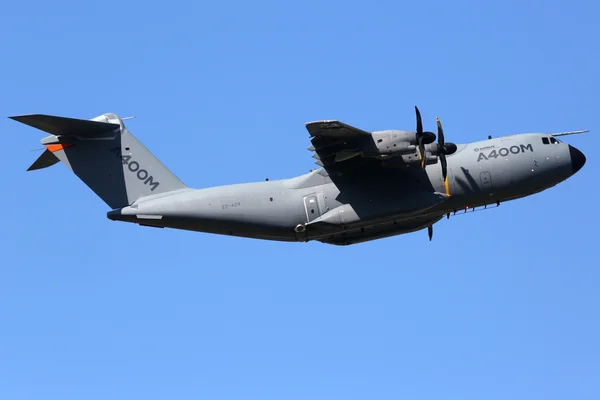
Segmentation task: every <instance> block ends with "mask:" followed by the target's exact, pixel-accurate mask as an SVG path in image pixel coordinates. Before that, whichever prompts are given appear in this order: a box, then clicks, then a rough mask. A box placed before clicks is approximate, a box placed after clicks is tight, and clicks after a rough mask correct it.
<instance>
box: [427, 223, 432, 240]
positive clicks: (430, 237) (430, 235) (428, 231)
mask: <svg viewBox="0 0 600 400" xmlns="http://www.w3.org/2000/svg"><path fill="white" fill-rule="evenodd" d="M427 234H428V235H429V241H430V242H431V239H432V238H433V225H429V226H428V227H427Z"/></svg>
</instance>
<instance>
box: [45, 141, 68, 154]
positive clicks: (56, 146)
mask: <svg viewBox="0 0 600 400" xmlns="http://www.w3.org/2000/svg"><path fill="white" fill-rule="evenodd" d="M71 146H73V144H72V143H71V144H69V143H66V144H60V143H59V144H47V145H46V148H47V149H48V150H50V151H51V152H52V153H54V152H56V151H60V150H64V149H66V148H67V147H71Z"/></svg>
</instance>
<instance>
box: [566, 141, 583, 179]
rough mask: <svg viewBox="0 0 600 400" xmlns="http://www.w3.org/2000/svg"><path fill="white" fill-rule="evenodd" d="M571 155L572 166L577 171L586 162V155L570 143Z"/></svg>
mask: <svg viewBox="0 0 600 400" xmlns="http://www.w3.org/2000/svg"><path fill="white" fill-rule="evenodd" d="M569 155H570V156H571V166H572V167H573V173H576V172H577V171H579V170H580V169H581V167H583V165H584V164H585V156H584V155H583V153H582V152H581V151H579V150H577V149H576V148H575V147H573V146H571V145H569Z"/></svg>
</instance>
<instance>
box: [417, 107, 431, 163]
mask: <svg viewBox="0 0 600 400" xmlns="http://www.w3.org/2000/svg"><path fill="white" fill-rule="evenodd" d="M415 113H416V114H417V133H416V135H415V136H416V138H417V143H418V145H419V155H420V156H421V168H425V165H426V164H427V163H426V161H427V160H426V157H425V144H429V143H433V141H434V140H435V134H434V133H433V132H423V121H422V119H421V113H420V112H419V108H418V107H417V106H415Z"/></svg>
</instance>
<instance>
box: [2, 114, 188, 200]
mask: <svg viewBox="0 0 600 400" xmlns="http://www.w3.org/2000/svg"><path fill="white" fill-rule="evenodd" d="M10 118H11V119H14V120H15V121H18V122H21V123H23V124H26V125H29V126H32V127H34V128H37V129H40V130H42V131H45V132H48V133H50V134H51V136H48V137H46V138H44V139H42V140H41V143H42V144H43V145H44V146H45V147H46V150H45V151H44V153H42V155H41V156H40V157H39V158H38V159H37V160H36V161H35V162H34V163H33V164H32V165H31V166H30V167H29V169H28V171H32V170H37V169H42V168H47V167H50V166H52V165H54V164H56V163H57V162H58V161H62V162H63V163H64V164H66V165H67V167H69V168H70V169H71V170H72V171H73V172H74V173H75V175H77V176H78V177H79V178H80V179H81V180H82V181H83V182H84V183H85V184H86V185H87V186H88V187H89V188H90V189H92V190H93V191H94V192H95V193H96V194H97V195H98V196H99V197H100V198H101V199H102V200H103V201H104V202H105V203H106V204H108V206H109V207H111V208H112V209H116V208H120V207H125V206H128V205H130V204H132V203H133V202H134V201H136V200H137V199H139V198H140V197H143V196H149V195H153V194H160V193H165V192H170V191H173V190H178V189H184V188H186V186H185V185H184V184H183V182H181V181H180V180H179V178H177V177H176V176H175V175H174V174H173V173H172V172H171V171H169V169H168V168H167V167H165V166H164V164H162V163H161V162H160V161H159V160H158V159H157V158H156V157H155V156H154V155H153V154H152V153H151V152H150V151H149V150H148V149H147V148H146V147H145V146H144V145H143V144H142V143H140V142H139V141H138V140H137V139H136V138H135V137H134V136H133V135H132V134H131V132H129V131H128V130H127V128H125V125H124V124H123V120H122V119H121V118H119V117H118V116H117V115H115V114H103V115H100V116H98V117H96V118H93V119H91V120H84V119H74V118H65V117H57V116H52V115H42V114H33V115H21V116H16V117H10Z"/></svg>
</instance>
